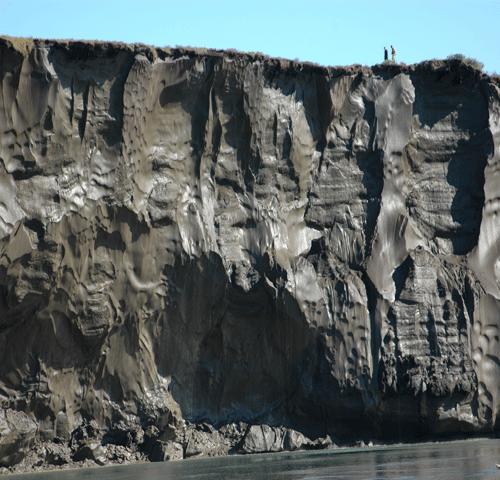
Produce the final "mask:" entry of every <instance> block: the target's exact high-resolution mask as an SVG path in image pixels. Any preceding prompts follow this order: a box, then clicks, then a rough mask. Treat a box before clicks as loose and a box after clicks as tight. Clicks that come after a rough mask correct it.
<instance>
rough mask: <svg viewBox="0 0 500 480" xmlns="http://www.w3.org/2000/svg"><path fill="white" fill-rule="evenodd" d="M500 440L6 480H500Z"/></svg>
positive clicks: (206, 461)
mask: <svg viewBox="0 0 500 480" xmlns="http://www.w3.org/2000/svg"><path fill="white" fill-rule="evenodd" d="M496 463H500V439H478V440H466V441H456V442H444V443H425V444H417V445H400V446H390V447H380V448H370V449H346V450H330V451H325V450H323V451H314V452H294V453H279V454H267V455H249V456H231V457H221V458H206V459H193V460H184V461H180V462H170V463H148V464H139V465H137V464H136V465H126V466H116V467H101V468H97V469H96V468H92V469H82V470H71V471H68V470H66V471H60V472H51V473H40V474H26V475H13V476H9V477H7V478H8V479H9V480H14V479H18V480H20V479H26V480H28V479H29V480H233V479H235V480H243V479H244V480H278V479H279V480H284V479H286V480H299V479H308V480H329V479H335V480H341V479H342V480H343V479H346V480H347V479H349V480H358V479H359V480H360V479H363V480H365V479H366V480H368V479H370V480H371V479H377V480H382V479H383V480H389V479H391V480H392V479H394V480H413V479H425V480H465V479H467V480H472V479H474V480H479V479H480V480H486V479H496V480H500V470H498V469H497V468H496V466H495V464H496Z"/></svg>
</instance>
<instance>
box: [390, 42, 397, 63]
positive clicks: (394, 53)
mask: <svg viewBox="0 0 500 480" xmlns="http://www.w3.org/2000/svg"><path fill="white" fill-rule="evenodd" d="M391 54H392V63H396V49H395V48H394V47H393V46H392V45H391Z"/></svg>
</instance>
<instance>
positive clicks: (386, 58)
mask: <svg viewBox="0 0 500 480" xmlns="http://www.w3.org/2000/svg"><path fill="white" fill-rule="evenodd" d="M388 61H389V51H388V50H387V47H384V62H386V63H387V62H388Z"/></svg>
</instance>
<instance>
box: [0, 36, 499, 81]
mask: <svg viewBox="0 0 500 480" xmlns="http://www.w3.org/2000/svg"><path fill="white" fill-rule="evenodd" d="M2 46H7V47H9V48H14V49H15V50H17V51H18V52H20V53H22V54H27V53H28V52H29V51H30V50H31V49H32V48H34V47H57V48H62V49H65V50H67V51H68V53H69V54H70V55H72V56H73V55H74V56H75V57H82V58H89V57H90V56H93V55H102V53H103V52H104V51H105V52H107V54H108V55H109V54H114V53H116V52H119V51H126V52H130V53H133V54H139V53H140V54H143V55H144V56H146V57H147V58H148V59H150V60H154V59H156V58H159V59H165V58H167V57H172V58H179V57H184V56H187V57H197V56H206V57H224V58H228V59H232V60H237V61H238V60H239V61H243V62H255V61H259V62H263V63H265V64H267V65H269V66H273V67H275V68H278V69H280V70H288V69H292V70H298V71H302V72H315V73H323V74H329V75H331V76H338V75H345V74H353V73H375V74H378V75H390V76H393V75H397V74H399V73H413V72H417V71H446V70H454V71H455V70H461V71H463V72H464V73H467V74H469V75H474V76H476V75H478V76H481V77H485V78H487V79H490V80H491V81H493V82H494V83H496V84H499V85H500V76H499V75H489V74H487V73H485V72H482V71H480V70H477V69H475V68H473V67H472V66H470V65H468V64H466V63H464V62H463V61H461V60H448V59H443V60H439V59H432V60H425V61H423V62H420V63H415V64H405V63H399V62H398V63H395V64H393V63H379V64H376V65H372V66H366V65H360V64H353V65H346V66H338V65H337V66H325V65H319V64H317V63H313V62H308V61H301V60H297V59H293V60H292V59H286V58H280V57H271V56H269V55H265V54H264V53H261V52H241V51H238V50H235V49H226V50H223V49H212V48H199V47H198V48H195V47H183V46H175V47H155V46H152V45H146V44H142V43H124V42H114V41H100V40H56V39H39V38H22V37H11V36H7V35H0V47H2Z"/></svg>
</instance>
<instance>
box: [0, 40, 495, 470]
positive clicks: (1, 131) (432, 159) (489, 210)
mask: <svg viewBox="0 0 500 480" xmlns="http://www.w3.org/2000/svg"><path fill="white" fill-rule="evenodd" d="M0 79H1V86H0V140H1V142H0V400H1V406H2V410H0V465H3V466H10V465H14V464H16V463H19V462H21V465H25V466H28V465H32V464H36V465H38V466H43V465H46V464H63V463H67V462H72V461H87V462H90V461H95V462H98V463H107V462H113V461H129V460H137V459H142V458H146V457H147V458H150V459H153V460H155V459H167V458H182V457H185V456H190V455H195V454H206V455H215V454H223V453H228V452H229V453H230V452H233V451H242V452H253V451H270V450H281V449H294V448H300V447H307V448H316V447H321V446H326V445H329V444H331V442H332V441H335V442H337V443H339V442H340V443H342V442H352V441H356V440H361V439H365V440H366V439H372V438H373V439H379V440H383V441H399V440H404V439H413V438H422V437H425V436H427V437H429V436H432V437H436V436H438V435H443V434H457V433H462V434H464V433H488V432H495V431H496V432H498V431H499V429H500V428H499V418H500V390H499V389H500V359H499V357H500V341H499V336H500V283H499V282H500V243H499V236H500V216H499V215H498V212H499V208H500V200H499V196H500V85H499V83H498V81H497V80H494V79H492V78H490V77H488V76H487V75H484V74H482V73H480V72H478V71H477V70H474V69H472V68H470V67H469V66H467V65H464V64H462V63H460V62H459V61H449V62H442V61H432V62H425V63H422V64H418V65H410V66H405V65H379V66H374V67H372V68H367V67H361V66H353V67H344V68H324V67H319V66H315V65H310V64H302V63H297V62H291V61H286V60H279V59H272V58H267V57H264V56H262V55H258V54H257V55H249V54H247V55H246V54H239V53H237V52H220V51H210V50H203V51H202V50H188V49H159V48H151V47H146V46H142V45H122V44H106V43H82V42H56V41H42V40H19V39H9V38H3V39H0Z"/></svg>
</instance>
